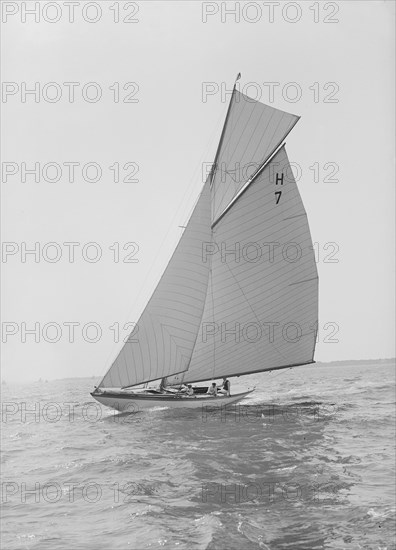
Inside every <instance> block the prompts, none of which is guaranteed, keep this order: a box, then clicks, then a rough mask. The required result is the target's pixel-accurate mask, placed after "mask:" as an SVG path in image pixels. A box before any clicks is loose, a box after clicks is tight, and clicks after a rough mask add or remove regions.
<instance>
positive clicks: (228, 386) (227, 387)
mask: <svg viewBox="0 0 396 550" xmlns="http://www.w3.org/2000/svg"><path fill="white" fill-rule="evenodd" d="M219 391H220V392H221V393H224V394H225V395H226V396H227V397H230V395H231V384H230V381H229V380H227V377H226V376H224V377H223V387H222V389H221V390H219Z"/></svg>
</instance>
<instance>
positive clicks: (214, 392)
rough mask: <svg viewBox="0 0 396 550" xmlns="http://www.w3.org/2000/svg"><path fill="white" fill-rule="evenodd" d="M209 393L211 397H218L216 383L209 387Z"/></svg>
mask: <svg viewBox="0 0 396 550" xmlns="http://www.w3.org/2000/svg"><path fill="white" fill-rule="evenodd" d="M207 393H208V394H209V395H211V396H212V397H216V396H217V387H216V382H212V385H211V386H209V389H208V391H207Z"/></svg>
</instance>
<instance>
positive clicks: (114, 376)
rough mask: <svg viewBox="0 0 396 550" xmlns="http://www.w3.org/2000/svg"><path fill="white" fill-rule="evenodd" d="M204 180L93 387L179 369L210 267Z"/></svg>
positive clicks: (189, 343) (197, 318)
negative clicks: (205, 248)
mask: <svg viewBox="0 0 396 550" xmlns="http://www.w3.org/2000/svg"><path fill="white" fill-rule="evenodd" d="M210 238H211V229H210V188H209V181H208V182H207V183H206V184H205V185H204V188H203V190H202V193H201V195H200V197H199V199H198V202H197V204H196V206H195V208H194V211H193V213H192V215H191V218H190V220H189V222H188V224H187V226H186V228H185V230H184V233H183V235H182V237H181V239H180V241H179V243H178V245H177V247H176V249H175V251H174V253H173V255H172V258H171V259H170V261H169V264H168V266H167V268H166V270H165V272H164V273H163V275H162V277H161V279H160V281H159V283H158V285H157V287H156V289H155V291H154V293H153V295H152V296H151V298H150V301H149V302H148V304H147V306H146V308H145V310H144V311H143V313H142V315H141V317H140V319H139V320H138V322H137V327H136V329H135V330H134V331H133V332H132V334H131V335H130V337H129V338H128V341H127V342H126V343H125V344H124V346H123V347H122V349H121V351H120V352H119V354H118V355H117V357H116V359H115V361H114V362H113V364H112V365H111V367H110V369H109V370H108V371H107V373H106V374H105V376H104V378H103V379H102V381H101V383H100V384H99V387H107V388H108V387H114V388H119V387H126V386H132V385H136V384H141V383H142V382H148V381H151V380H156V379H160V378H162V377H165V376H168V375H172V374H175V373H178V372H182V371H185V370H186V369H187V368H188V365H189V363H190V358H191V355H192V351H193V348H194V344H195V341H196V338H197V334H198V329H199V326H200V323H201V319H202V312H203V308H204V305H205V299H206V294H207V285H208V276H209V269H210V266H209V264H208V263H204V262H202V243H203V242H206V241H210Z"/></svg>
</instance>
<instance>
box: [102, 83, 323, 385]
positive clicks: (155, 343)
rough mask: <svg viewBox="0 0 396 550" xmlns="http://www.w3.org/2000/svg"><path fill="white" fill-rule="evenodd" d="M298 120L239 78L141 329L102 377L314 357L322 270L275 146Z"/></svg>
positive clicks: (124, 380)
mask: <svg viewBox="0 0 396 550" xmlns="http://www.w3.org/2000/svg"><path fill="white" fill-rule="evenodd" d="M298 118H299V117H297V116H295V115H292V114H290V113H285V112H283V111H280V110H277V109H274V108H273V107H269V106H267V105H263V104H262V103H259V102H258V101H255V100H253V99H251V98H248V97H247V96H245V95H244V94H242V93H240V92H238V91H237V90H236V89H235V87H234V91H233V94H232V97H231V101H230V106H229V109H228V112H227V117H226V121H225V124H224V128H223V133H222V136H221V139H220V143H219V147H218V150H217V153H216V158H215V162H214V165H213V169H212V172H211V174H210V175H209V177H208V180H207V182H206V183H205V185H204V188H203V190H202V193H201V195H200V198H199V200H198V203H197V205H196V207H195V209H194V212H193V214H192V216H191V218H190V221H189V223H188V225H187V227H186V229H185V231H184V233H183V235H182V237H181V240H180V242H179V244H178V246H177V248H176V250H175V252H174V254H173V256H172V258H171V260H170V262H169V264H168V266H167V268H166V270H165V272H164V274H163V276H162V278H161V280H160V282H159V284H158V286H157V288H156V289H155V291H154V294H153V296H152V297H151V299H150V301H149V303H148V304H147V306H146V309H145V310H144V312H143V314H142V315H141V317H140V319H139V321H138V323H137V329H138V332H137V333H136V334H135V333H133V334H132V335H131V337H130V339H129V340H130V341H128V342H127V343H126V344H125V345H124V346H123V348H122V349H121V351H120V353H119V355H118V356H117V358H116V359H115V361H114V363H113V364H112V366H111V367H110V369H109V371H108V372H107V374H106V375H105V376H104V378H103V380H102V381H101V383H100V386H101V387H128V386H132V385H137V384H140V383H142V382H148V381H152V380H157V379H160V378H165V379H166V382H167V383H168V384H172V383H173V384H178V383H181V382H183V381H184V382H198V381H201V380H208V379H211V378H219V377H222V376H233V375H243V374H248V373H252V372H259V371H265V370H273V369H279V368H286V367H289V366H297V365H302V364H307V363H312V362H313V355H314V350H315V342H316V332H317V319H318V275H317V269H316V263H315V257H314V252H313V246H312V240H311V235H310V231H309V225H308V220H307V216H306V212H305V210H304V206H303V203H302V200H301V198H300V194H299V192H298V188H297V185H296V182H295V179H294V177H293V173H292V170H291V167H290V163H289V160H288V157H287V154H286V150H285V147H284V146H281V145H282V142H283V140H284V138H285V136H286V135H287V134H288V133H289V132H290V130H291V129H292V128H293V126H294V125H295V123H296V122H297V120H298Z"/></svg>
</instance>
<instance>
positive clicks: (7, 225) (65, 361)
mask: <svg viewBox="0 0 396 550" xmlns="http://www.w3.org/2000/svg"><path fill="white" fill-rule="evenodd" d="M34 6H35V3H34V2H2V42H1V46H2V54H1V61H2V81H3V84H2V86H3V88H2V104H1V109H2V119H3V126H2V138H3V139H2V149H1V155H2V241H3V243H2V264H1V265H2V342H3V343H2V378H3V379H5V380H21V381H27V380H36V379H38V378H43V379H53V378H63V377H74V376H94V375H95V376H99V375H101V374H104V373H105V372H106V370H107V368H108V367H109V366H110V364H111V359H112V358H113V357H114V355H115V354H116V353H117V351H118V350H119V349H120V347H121V346H122V339H123V338H124V337H125V336H126V335H127V333H128V329H130V326H131V325H130V323H133V322H136V321H137V319H138V316H139V313H140V312H141V311H142V308H143V307H144V305H145V304H146V302H147V300H148V299H149V297H150V295H151V293H152V291H153V289H154V288H155V285H156V283H157V281H158V279H159V277H160V276H161V273H162V271H163V269H164V267H165V266H166V264H167V261H168V260H169V258H170V256H171V254H172V251H173V249H174V247H175V246H176V244H177V242H178V239H179V238H180V235H181V231H182V229H181V228H180V227H179V226H182V225H185V223H186V221H187V219H188V217H189V214H190V213H191V210H192V207H193V205H194V203H195V201H196V198H197V196H198V194H199V192H200V189H201V187H202V185H203V175H202V172H203V167H204V166H205V165H206V163H210V162H212V160H213V158H214V155H215V152H216V148H217V143H218V140H219V137H220V134H221V129H222V125H223V121H224V117H225V114H226V110H227V104H228V101H229V92H230V90H231V89H232V86H233V83H234V79H235V77H236V75H237V73H238V72H241V73H242V77H241V79H240V81H239V86H240V88H239V89H240V90H241V91H243V92H244V93H246V94H248V95H250V96H251V97H254V98H256V99H259V100H260V101H263V102H264V103H267V104H270V105H272V106H274V107H276V108H279V109H282V110H285V111H288V112H291V113H294V114H297V115H299V116H301V120H300V121H299V122H298V124H297V125H296V127H295V128H294V129H293V131H292V132H291V134H290V135H289V136H288V137H287V140H286V141H287V151H288V156H289V158H290V160H291V161H292V162H293V163H294V166H295V170H296V174H298V175H299V179H298V186H299V190H300V193H301V196H302V199H303V202H304V205H305V208H306V211H307V213H308V219H309V224H310V228H311V234H312V239H313V241H314V243H315V244H314V246H315V249H316V251H317V261H318V264H317V265H318V271H319V280H320V287H319V288H320V296H319V342H318V344H317V348H316V355H315V359H316V360H317V361H333V360H342V359H370V358H384V357H393V356H394V354H395V351H394V333H395V326H394V304H395V296H394V285H393V280H394V248H395V243H394V181H395V179H394V145H395V144H394V61H395V60H394V9H395V7H394V3H393V2H391V1H370V0H368V1H367V0H366V1H362V2H360V1H353V2H352V1H351V2H350V1H342V2H311V1H303V2H281V1H279V2H267V3H266V2H200V1H190V2H172V1H162V2H156V1H143V2H118V3H117V2H106V1H104V2H103V1H102V2H75V3H74V5H73V6H71V5H70V3H68V2H39V3H36V6H37V7H36V12H35V13H31V10H32V9H34ZM73 7H74V12H72V9H73ZM29 10H30V12H29ZM65 83H66V84H65ZM270 83H272V84H270ZM32 89H33V90H35V91H36V93H29V90H32ZM271 91H272V93H270V92H271ZM33 167H36V168H37V173H36V175H35V174H32V173H31V172H30V173H29V170H31V169H32V168H33ZM73 170H74V172H73ZM117 179H118V180H119V181H117ZM36 180H37V181H36ZM124 180H126V181H124ZM35 243H37V244H35ZM65 243H69V244H65ZM70 243H74V244H73V245H72V244H70ZM90 243H91V244H90ZM32 249H35V250H36V254H26V250H32ZM73 253H74V258H73ZM55 259H57V261H55ZM72 259H73V261H72ZM32 329H35V333H32V332H31V331H32ZM29 331H30V332H29Z"/></svg>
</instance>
